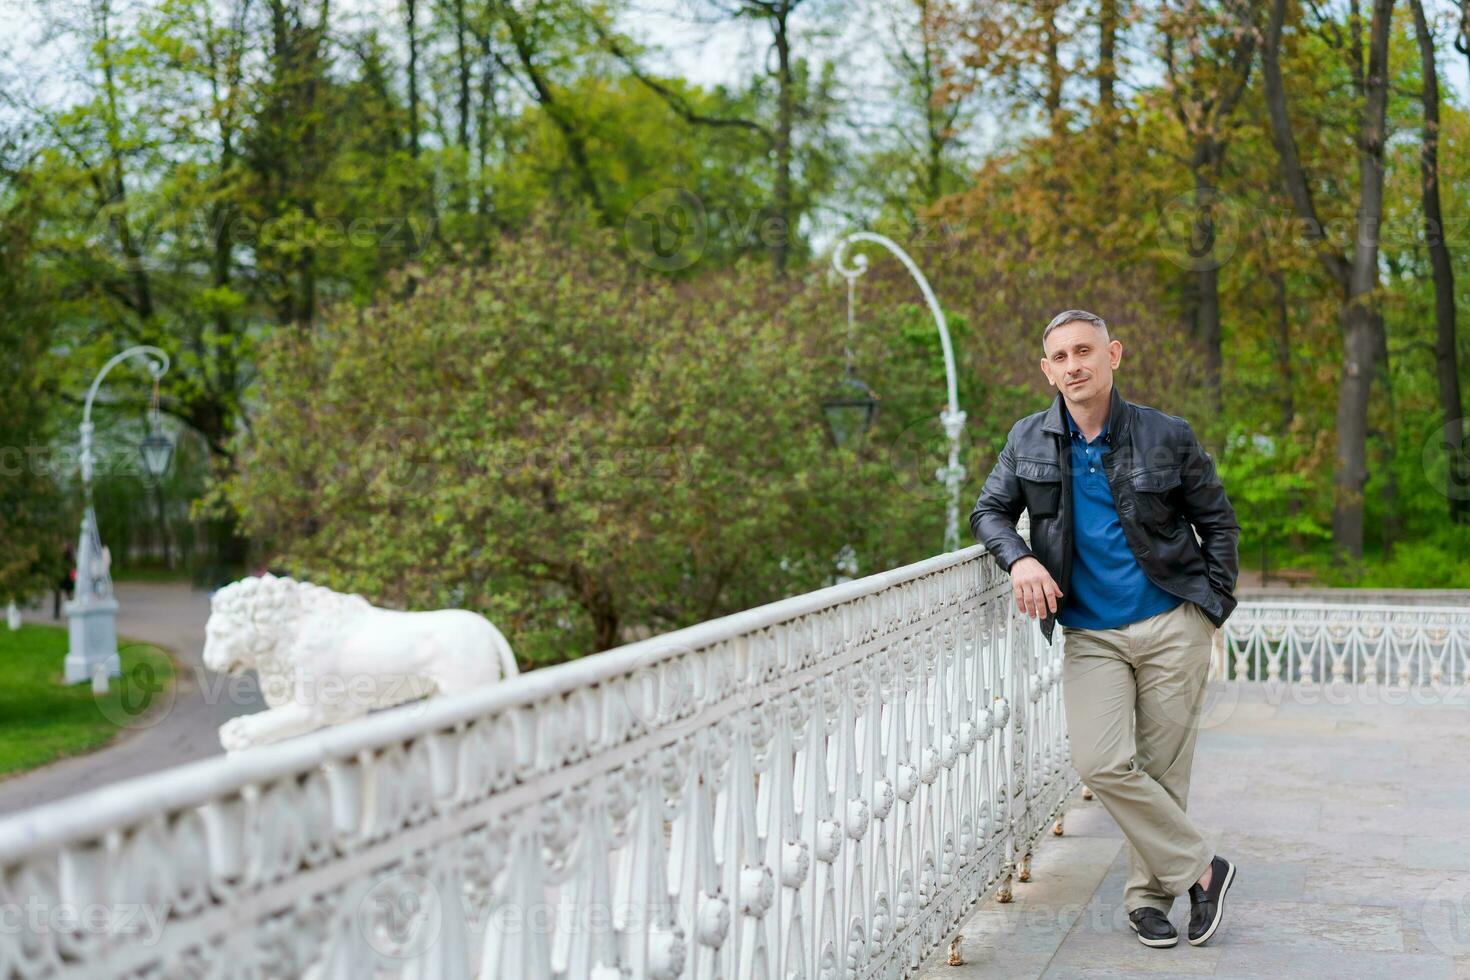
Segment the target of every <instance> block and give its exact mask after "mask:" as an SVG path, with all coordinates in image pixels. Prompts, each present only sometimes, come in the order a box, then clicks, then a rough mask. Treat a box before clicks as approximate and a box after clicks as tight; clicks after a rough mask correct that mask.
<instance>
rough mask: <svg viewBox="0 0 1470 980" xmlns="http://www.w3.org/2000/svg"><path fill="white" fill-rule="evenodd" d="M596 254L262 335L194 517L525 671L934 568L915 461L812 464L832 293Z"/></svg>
mask: <svg viewBox="0 0 1470 980" xmlns="http://www.w3.org/2000/svg"><path fill="white" fill-rule="evenodd" d="M584 234H585V236H586V237H583V235H584ZM611 245H612V242H611V241H610V240H609V239H608V238H607V237H605V236H604V235H603V234H602V233H600V232H575V233H574V232H572V231H569V230H568V229H565V228H552V227H548V226H547V225H546V224H545V223H544V219H543V221H542V223H538V224H537V225H535V226H533V227H532V228H531V229H529V230H528V231H527V232H526V233H524V234H523V235H522V236H520V237H519V238H518V239H517V240H515V241H507V242H504V243H502V246H501V247H500V248H499V249H498V252H497V257H496V260H495V262H494V264H493V265H492V266H491V267H490V268H471V267H467V266H458V267H452V268H447V269H444V270H442V271H440V272H436V273H433V274H430V275H427V276H425V277H423V278H418V279H410V278H402V279H397V280H394V281H392V282H390V283H389V288H388V290H387V292H388V293H390V294H392V295H393V296H395V297H396V298H391V299H385V300H383V301H381V302H379V303H378V304H377V305H374V306H371V307H368V308H357V307H347V306H344V307H342V308H339V309H338V310H337V311H336V312H335V313H334V314H333V315H331V316H330V317H328V318H327V319H326V323H325V326H323V327H322V328H320V329H318V330H316V331H314V332H310V333H291V332H287V331H280V332H278V334H277V336H276V337H275V338H274V340H273V342H272V343H270V344H269V345H268V346H267V348H266V349H265V351H264V356H263V358H262V361H261V364H260V372H261V375H260V376H261V385H260V401H259V404H258V405H257V406H256V411H255V414H254V423H253V425H252V430H251V436H250V438H249V439H248V440H242V443H241V445H240V447H239V449H240V465H239V467H238V469H237V470H236V472H235V473H234V475H233V477H231V478H230V479H229V481H228V482H227V483H225V484H224V485H223V486H222V487H221V488H220V489H221V494H220V495H219V497H218V498H217V499H222V500H226V501H228V502H230V503H231V504H232V505H233V506H235V507H236V508H238V511H239V513H240V515H241V519H242V522H243V526H244V527H245V528H246V529H247V530H248V531H249V532H250V533H251V534H252V535H254V536H256V538H257V540H260V541H264V542H266V544H267V546H268V551H269V555H268V557H269V558H271V559H273V560H274V562H275V563H277V564H279V565H282V566H284V567H285V569H287V570H289V571H291V572H292V573H294V574H297V575H299V576H301V577H305V578H308V579H311V580H313V581H316V582H319V583H321V584H324V585H327V586H330V587H333V588H338V589H344V590H353V591H359V592H362V593H363V594H364V595H366V596H368V597H369V598H371V599H373V600H375V601H378V602H381V603H385V604H390V605H394V604H397V605H406V606H412V607H415V608H426V607H435V606H443V605H454V606H462V607H465V608H471V609H476V610H479V611H482V612H484V613H486V614H487V615H489V616H490V617H491V618H492V619H493V620H495V621H496V622H497V623H498V624H499V625H500V626H501V627H502V628H503V629H505V630H506V631H507V633H508V635H509V636H510V638H511V641H512V643H513V644H514V645H515V646H516V648H517V651H518V653H519V654H520V655H521V657H522V659H523V660H525V661H531V662H535V661H548V660H557V659H564V658H566V657H569V656H575V655H579V654H583V653H587V652H591V651H593V650H598V649H603V648H606V647H608V646H611V645H614V644H616V643H618V642H621V641H624V640H627V639H629V638H630V637H632V636H635V635H638V634H639V633H641V632H642V631H645V630H662V629H666V628H670V627H677V626H683V625H688V624H691V623H695V622H699V621H702V620H705V619H708V618H710V617H713V616H717V615H722V614H725V613H728V612H732V611H735V610H739V609H742V608H748V607H750V606H753V605H757V604H759V603H762V602H766V601H770V600H772V599H776V598H779V597H781V596H783V595H788V594H793V593H797V592H804V591H808V590H811V589H813V588H817V587H820V586H822V585H825V584H828V583H829V582H830V581H831V580H832V576H833V574H834V558H835V556H836V554H837V553H838V551H839V550H840V549H841V548H842V546H843V545H844V544H853V545H854V546H855V547H856V549H857V551H858V554H859V555H860V556H862V558H863V564H864V565H865V566H867V567H866V568H865V569H864V570H865V571H867V570H872V567H873V566H874V565H878V566H883V565H888V564H893V563H898V562H903V561H912V560H915V559H916V558H919V557H922V556H923V555H926V554H931V553H933V552H934V551H935V550H936V549H937V546H938V544H939V540H938V535H937V527H938V521H939V520H940V519H941V518H942V512H943V511H942V504H940V503H937V502H936V501H935V499H934V495H933V492H932V490H931V489H928V487H929V486H930V485H931V484H932V474H933V470H934V466H935V465H937V462H938V460H937V459H930V458H924V459H922V460H921V461H920V462H919V463H918V465H919V466H920V467H921V468H923V469H926V470H927V473H926V474H925V476H924V484H925V487H926V489H924V490H923V491H922V492H919V493H909V492H905V491H904V479H903V477H904V475H903V474H896V473H895V472H894V469H893V467H894V465H895V464H894V463H892V461H891V454H885V453H884V452H883V451H882V450H881V449H874V448H873V446H874V445H875V444H874V443H870V445H869V449H868V450H867V453H866V455H863V456H859V455H858V454H855V453H854V452H853V451H851V450H843V451H837V450H835V449H833V448H832V447H831V445H830V441H829V436H828V432H827V428H826V425H825V422H824V420H823V417H822V413H821V410H820V403H821V400H822V398H823V397H824V396H825V395H827V394H828V392H829V390H830V386H831V385H832V384H833V382H834V380H835V379H836V378H837V377H839V376H840V373H841V363H840V358H841V351H842V343H841V341H840V340H839V339H837V338H835V337H833V336H832V335H831V331H832V327H831V326H829V325H830V324H838V323H840V322H841V321H840V309H841V307H840V305H838V304H839V303H840V296H841V294H840V292H839V291H837V290H834V289H832V288H831V286H830V285H829V284H825V283H821V282H817V283H812V284H807V283H802V282H793V283H791V284H789V285H778V284H773V282H772V280H771V276H770V272H769V269H768V268H763V267H753V266H749V265H743V264H742V265H739V266H737V267H735V268H734V269H732V270H729V271H722V272H719V273H715V274H713V275H711V276H709V277H705V278H702V279H699V280H697V281H691V282H674V281H672V280H670V279H668V278H666V277H662V276H658V275H655V274H650V273H649V272H647V271H646V270H643V269H640V268H638V267H636V266H629V265H628V264H627V263H626V261H625V260H623V259H621V258H618V257H617V255H616V253H615V251H614V250H613V249H612V248H611V247H610V246H611ZM892 395H893V398H892V401H893V406H889V404H888V401H887V400H885V412H886V413H887V414H886V415H885V418H886V422H885V424H886V425H888V426H890V427H891V428H890V430H889V435H888V436H886V437H885V438H887V439H889V440H890V441H893V440H899V439H900V436H901V435H902V432H901V431H900V432H899V433H897V434H895V432H894V429H898V430H901V429H902V427H903V425H904V423H905V419H907V418H908V417H909V416H908V415H906V414H905V410H904V409H903V408H902V406H903V405H904V403H905V400H906V399H905V395H904V392H903V390H902V389H901V386H900V388H899V389H896V390H894V391H893V392H892ZM929 398H930V400H932V392H930V393H929ZM895 407H896V408H897V410H896V411H895V410H893V409H894V408H895ZM923 411H924V412H925V413H926V414H927V413H928V411H929V409H928V407H927V406H925V407H924V408H923ZM877 444H878V445H881V441H880V442H879V443H877ZM920 455H922V454H920ZM895 476H898V477H899V479H897V480H895ZM896 484H897V486H896ZM919 514H924V515H926V516H925V517H924V518H923V519H920V518H919V517H918V515H919Z"/></svg>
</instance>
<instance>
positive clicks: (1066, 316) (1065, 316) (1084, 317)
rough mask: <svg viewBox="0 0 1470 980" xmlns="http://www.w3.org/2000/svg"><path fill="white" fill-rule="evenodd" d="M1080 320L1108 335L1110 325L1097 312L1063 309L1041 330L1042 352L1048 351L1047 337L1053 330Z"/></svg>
mask: <svg viewBox="0 0 1470 980" xmlns="http://www.w3.org/2000/svg"><path fill="white" fill-rule="evenodd" d="M1078 322H1081V323H1090V324H1092V325H1093V326H1094V327H1097V329H1099V330H1101V331H1102V334H1103V336H1104V337H1106V336H1107V335H1108V325H1107V324H1106V323H1104V322H1103V318H1102V317H1100V316H1098V315H1097V314H1096V313H1088V312H1087V311H1086V310H1063V311H1062V312H1061V313H1058V314H1057V315H1056V316H1054V317H1052V318H1051V322H1050V323H1048V324H1047V325H1046V329H1045V330H1043V331H1042V332H1041V353H1043V354H1045V353H1046V338H1048V337H1050V336H1051V332H1052V331H1053V330H1055V329H1056V328H1057V327H1061V326H1065V325H1066V324H1068V323H1078Z"/></svg>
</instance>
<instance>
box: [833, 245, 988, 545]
mask: <svg viewBox="0 0 1470 980" xmlns="http://www.w3.org/2000/svg"><path fill="white" fill-rule="evenodd" d="M856 242H873V243H874V244H877V245H882V246H883V247H884V248H886V249H888V251H890V252H892V253H893V254H894V255H896V256H897V257H898V260H899V261H900V262H902V263H903V264H904V268H906V269H908V270H909V274H910V275H912V276H913V277H914V280H915V281H916V282H918V284H919V290H920V292H922V293H923V294H924V300H925V301H926V302H927V303H928V304H929V312H930V313H932V314H933V315H934V325H935V327H936V328H937V329H938V330H939V345H940V347H941V348H942V349H943V352H944V377H945V381H946V385H947V388H948V394H949V402H948V404H947V406H946V407H945V409H944V411H942V412H940V413H939V422H940V424H941V425H942V426H944V434H945V435H946V436H947V437H948V438H949V461H948V463H946V464H945V465H944V466H941V467H939V468H938V469H937V470H935V471H934V477H935V479H937V480H938V481H939V482H940V483H942V484H944V486H945V488H946V489H947V490H948V491H949V502H948V505H947V509H946V511H945V522H944V550H945V551H954V550H956V549H958V548H959V546H960V489H961V486H962V484H963V483H964V479H965V470H964V467H962V466H961V465H960V435H961V433H963V432H964V431H965V413H964V412H962V411H960V406H959V398H958V384H957V382H956V378H955V366H954V347H953V345H951V344H950V340H949V327H948V326H947V325H946V324H945V322H944V311H943V310H941V309H940V308H939V300H937V299H935V297H934V290H933V289H931V288H930V287H929V280H927V279H925V278H924V274H923V273H922V272H920V271H919V267H918V266H917V265H915V264H914V260H913V259H911V258H909V255H908V253H907V252H905V251H904V250H903V249H901V248H899V247H898V245H897V243H895V242H894V241H893V240H892V239H891V238H885V237H884V236H882V235H879V234H875V233H874V232H871V231H859V232H854V233H853V234H851V235H848V236H847V237H846V238H843V239H842V240H841V241H839V242H838V243H837V248H836V250H835V251H834V252H833V253H832V267H833V268H834V269H836V270H837V272H838V273H839V274H840V275H841V276H842V277H843V278H844V279H846V280H847V288H848V323H849V330H850V329H851V317H852V289H853V284H854V283H856V282H857V280H858V277H859V276H861V275H862V274H863V273H865V272H867V271H868V257H867V256H866V255H863V254H862V253H858V254H856V255H854V256H853V257H852V265H850V266H849V265H845V264H844V262H843V259H844V258H845V257H846V255H847V250H848V249H849V248H850V247H851V246H852V245H853V244H854V243H856ZM824 408H825V406H824ZM829 417H830V415H829ZM870 418H871V417H870Z"/></svg>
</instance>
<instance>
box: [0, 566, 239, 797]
mask: <svg viewBox="0 0 1470 980" xmlns="http://www.w3.org/2000/svg"><path fill="white" fill-rule="evenodd" d="M115 588H116V593H117V598H118V603H119V605H120V608H119V610H118V621H117V631H118V636H119V641H118V642H119V644H126V643H127V642H128V641H129V640H134V641H138V640H141V641H144V642H147V643H151V644H154V645H156V646H161V647H164V648H166V649H168V650H169V651H171V652H172V653H173V654H174V659H175V661H176V662H177V664H178V668H179V669H178V672H177V680H176V684H175V687H174V691H173V698H172V701H171V703H170V702H167V701H166V702H164V703H162V704H160V705H157V706H155V707H153V708H151V709H150V710H149V711H148V712H147V713H146V714H144V715H143V716H141V717H140V718H137V719H126V718H125V719H121V727H122V728H123V731H122V732H121V733H120V734H119V735H118V738H117V740H116V741H115V742H113V743H112V744H111V745H109V746H108V747H107V748H105V749H101V750H99V751H97V752H93V753H91V754H90V755H83V756H74V757H72V758H68V759H62V760H60V761H58V762H54V763H52V764H51V765H49V766H44V767H42V768H40V769H35V770H32V771H30V772H27V773H22V774H20V775H18V776H12V777H11V778H9V779H5V780H0V813H12V812H14V811H16V810H20V809H24V808H26V807H31V806H36V805H38V804H41V803H45V802H48V801H50V800H55V799H59V798H61V797H64V796H70V795H72V794H74V793H77V792H80V791H81V790H84V789H94V788H96V787H98V786H101V785H103V784H105V783H111V782H116V781H118V780H120V779H127V778H130V777H132V776H139V775H142V774H144V773H150V772H154V771H157V770H159V769H165V768H167V767H169V766H176V765H179V764H180V763H183V762H191V761H193V760H195V759H200V758H203V757H204V756H208V755H215V754H217V753H219V752H220V751H221V750H220V745H219V738H218V737H217V736H216V731H217V730H218V728H219V726H220V725H221V724H223V723H224V722H225V721H226V720H227V719H229V718H233V717H234V716H235V715H241V714H246V713H248V712H252V711H258V710H260V709H261V708H263V707H264V703H263V702H262V701H261V700H260V688H259V686H258V684H257V683H256V681H255V675H254V674H249V675H247V676H246V677H235V678H226V677H222V676H221V675H219V674H215V673H213V672H212V671H207V670H205V669H204V663H203V661H202V660H201V659H200V654H201V653H202V652H203V650H204V624H205V622H206V621H207V620H208V619H209V594H208V593H207V592H200V591H195V590H193V589H191V588H190V587H189V586H188V585H185V584H179V583H168V584H155V583H141V582H138V583H133V582H122V583H119V584H118V585H117V586H116V587H115ZM26 620H27V621H28V622H33V623H37V624H47V625H61V626H65V624H66V620H65V618H63V619H62V620H61V622H60V623H57V622H56V621H55V620H53V619H51V600H50V598H49V597H48V598H47V600H46V604H45V606H44V608H37V609H34V610H30V611H28V612H27V613H26ZM115 683H116V681H115Z"/></svg>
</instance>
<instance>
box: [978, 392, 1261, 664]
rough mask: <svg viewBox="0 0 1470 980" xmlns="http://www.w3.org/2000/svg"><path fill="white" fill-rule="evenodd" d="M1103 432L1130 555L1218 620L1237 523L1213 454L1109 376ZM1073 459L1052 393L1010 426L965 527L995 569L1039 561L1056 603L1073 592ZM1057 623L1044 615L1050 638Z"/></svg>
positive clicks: (1228, 607)
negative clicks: (1058, 594)
mask: <svg viewBox="0 0 1470 980" xmlns="http://www.w3.org/2000/svg"><path fill="white" fill-rule="evenodd" d="M1108 432H1109V441H1110V442H1111V444H1112V448H1111V449H1109V450H1107V451H1106V452H1104V454H1103V469H1104V470H1105V471H1106V473H1107V477H1108V486H1109V487H1110V488H1112V491H1113V503H1114V504H1115V505H1116V506H1117V508H1118V520H1119V522H1120V523H1121V524H1122V526H1123V536H1124V537H1125V538H1127V540H1128V545H1129V547H1130V548H1132V549H1133V556H1134V557H1135V558H1137V559H1138V564H1139V566H1140V567H1142V569H1143V572H1144V574H1145V575H1147V576H1148V578H1149V580H1150V581H1152V582H1153V583H1154V584H1155V585H1157V586H1158V587H1159V588H1161V589H1163V590H1165V591H1166V592H1172V593H1173V594H1174V595H1177V596H1181V597H1183V598H1185V599H1188V600H1190V601H1192V602H1195V603H1197V604H1198V605H1199V606H1200V608H1201V609H1203V610H1204V612H1205V615H1206V616H1208V617H1209V618H1210V621H1211V622H1213V623H1214V624H1215V625H1216V626H1219V625H1221V624H1223V623H1224V622H1225V620H1226V619H1227V618H1228V617H1229V616H1230V613H1231V612H1232V611H1233V610H1234V609H1235V606H1236V599H1235V595H1234V593H1235V580H1236V575H1237V573H1238V571H1239V558H1238V556H1237V545H1238V542H1239V539H1240V524H1239V523H1237V522H1236V519H1235V510H1234V508H1232V507H1231V506H1230V501H1229V500H1228V499H1226V497H1225V487H1224V486H1223V485H1222V484H1221V483H1220V477H1219V476H1218V475H1217V474H1216V473H1215V463H1214V460H1212V459H1211V458H1210V456H1209V454H1208V453H1206V452H1205V451H1204V449H1203V448H1202V447H1201V446H1200V444H1199V440H1198V439H1196V438H1195V435H1194V429H1193V428H1191V427H1190V425H1189V423H1188V422H1186V421H1185V420H1184V419H1181V418H1178V417H1176V416H1173V415H1166V414H1164V413H1163V412H1160V411H1159V410H1158V409H1154V408H1149V407H1148V406H1146V405H1135V404H1133V403H1132V402H1129V401H1125V400H1124V399H1123V397H1122V396H1121V395H1119V394H1118V389H1117V386H1116V385H1115V386H1114V387H1113V392H1112V398H1111V407H1110V409H1109V414H1108ZM1071 464H1072V453H1071V433H1070V431H1069V430H1068V428H1067V419H1066V417H1065V416H1064V415H1063V414H1062V396H1061V394H1060V393H1058V394H1057V396H1056V400H1055V401H1053V402H1052V405H1051V407H1050V408H1048V409H1046V410H1045V411H1043V412H1037V413H1036V414H1035V415H1028V416H1026V417H1025V418H1024V419H1021V421H1019V422H1017V423H1016V424H1015V425H1014V426H1012V427H1011V431H1010V434H1009V435H1008V436H1006V444H1005V448H1004V449H1002V450H1001V453H1000V459H998V460H997V461H996V464H995V468H994V469H993V470H991V471H990V476H989V477H987V478H986V480H985V486H984V487H983V488H982V489H981V491H980V499H979V500H978V501H976V503H975V509H974V510H973V511H972V512H971V513H970V530H971V531H972V532H974V534H975V538H976V539H977V540H978V541H980V542H982V543H983V544H984V545H985V547H986V549H987V550H989V552H990V553H991V554H992V555H994V556H995V560H996V561H998V562H1000V565H1001V567H1002V568H1004V569H1006V570H1007V571H1009V570H1010V567H1011V565H1012V564H1014V563H1015V561H1016V560H1017V559H1018V558H1024V557H1026V556H1028V555H1030V556H1033V557H1035V558H1037V559H1038V560H1039V561H1040V562H1041V564H1042V565H1044V566H1045V567H1046V570H1047V572H1049V573H1050V574H1051V577H1052V578H1053V579H1055V580H1056V583H1057V585H1058V587H1059V588H1061V590H1062V599H1061V600H1060V602H1059V603H1058V606H1057V609H1058V611H1060V610H1061V609H1062V608H1063V606H1064V604H1065V603H1066V602H1067V600H1068V598H1069V597H1070V595H1071V573H1072V465H1071ZM1023 509H1024V510H1026V511H1028V512H1029V513H1030V515H1031V547H1029V548H1028V547H1027V546H1026V542H1025V541H1024V540H1022V538H1021V536H1020V535H1019V534H1017V533H1016V521H1017V519H1018V518H1019V517H1020V516H1021V511H1022V510H1023ZM1190 525H1193V530H1191V529H1190ZM1195 532H1198V534H1199V540H1198V541H1196V539H1195ZM1055 625H1056V617H1055V616H1052V615H1048V616H1046V617H1045V618H1043V619H1042V621H1041V631H1042V633H1044V634H1045V635H1046V639H1047V642H1048V643H1049V642H1051V638H1052V630H1053V629H1054V627H1055Z"/></svg>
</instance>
